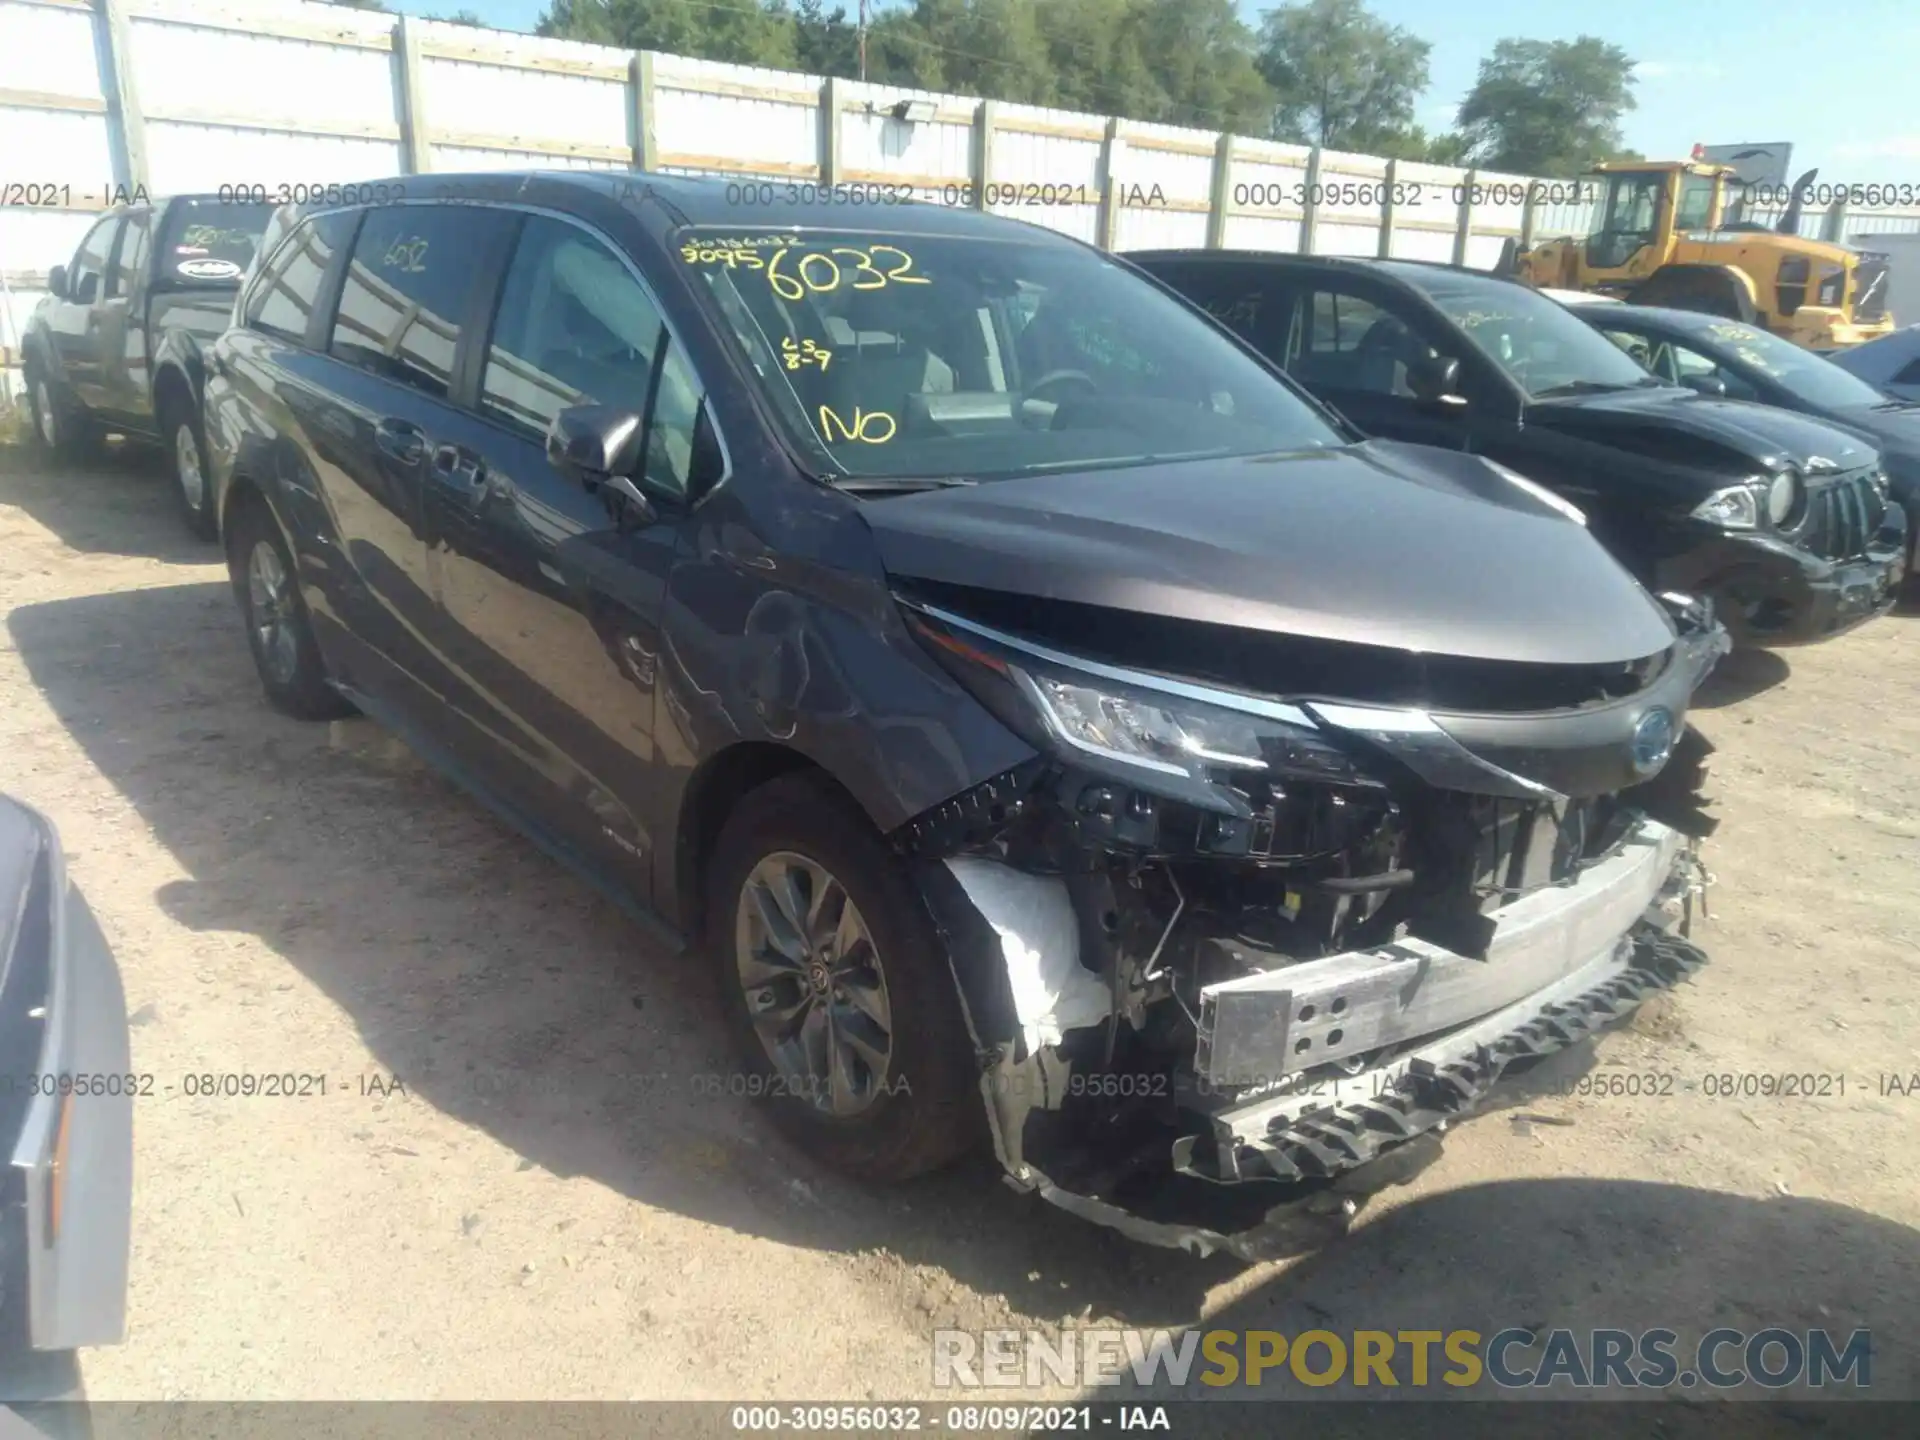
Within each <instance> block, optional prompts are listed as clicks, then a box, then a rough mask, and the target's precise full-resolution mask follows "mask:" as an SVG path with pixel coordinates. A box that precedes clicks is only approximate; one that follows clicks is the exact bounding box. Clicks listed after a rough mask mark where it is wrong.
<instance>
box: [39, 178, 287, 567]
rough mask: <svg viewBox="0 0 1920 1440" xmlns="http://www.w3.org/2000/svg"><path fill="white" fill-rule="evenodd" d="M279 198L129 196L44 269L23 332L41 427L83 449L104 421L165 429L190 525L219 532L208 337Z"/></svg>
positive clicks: (156, 433) (144, 432)
mask: <svg viewBox="0 0 1920 1440" xmlns="http://www.w3.org/2000/svg"><path fill="white" fill-rule="evenodd" d="M272 211H273V207H272V206H271V205H267V204H264V203H252V202H247V201H240V202H234V201H230V200H227V199H224V198H222V197H221V196H219V195H176V196H173V197H172V198H171V199H167V200H159V201H155V202H153V203H151V204H147V203H142V204H138V205H128V206H123V207H120V208H117V209H115V210H112V211H110V212H109V213H108V214H106V215H105V216H103V217H102V218H101V219H99V220H97V221H95V222H94V225H93V227H92V228H91V229H90V230H88V231H87V233H86V235H85V236H84V237H82V239H81V241H80V243H79V245H78V246H76V247H75V249H74V252H73V259H72V260H71V261H69V262H68V263H67V264H65V265H56V266H54V267H53V269H52V271H50V272H49V273H48V276H47V290H48V294H47V298H46V299H44V300H42V301H41V302H40V304H39V306H38V307H37V308H36V309H35V310H34V312H33V314H32V316H31V317H30V318H29V319H28V321H27V325H26V333H25V334H24V335H23V336H22V340H21V354H22V361H23V364H24V365H25V370H26V384H27V403H28V406H29V407H30V408H31V410H32V412H33V430H34V436H35V438H36V439H37V440H38V441H39V442H40V443H41V444H42V445H43V446H45V447H46V448H47V449H48V450H51V451H53V452H54V453H56V454H60V455H65V456H69V457H72V456H78V455H81V454H84V453H85V452H86V451H87V449H88V448H89V447H90V446H91V445H92V443H93V442H94V441H95V440H96V439H97V438H98V437H99V435H100V433H101V431H103V430H116V431H119V432H121V433H122V434H126V435H132V436H136V437H139V438H142V439H148V440H158V441H160V442H161V443H162V444H164V445H165V447H166V452H167V457H168V459H169V461H170V462H171V464H172V466H173V475H174V481H175V485H176V494H177V496H178V499H179V504H180V510H181V514H182V516H183V517H184V518H185V520H186V522H187V526H188V528H189V529H191V530H192V531H194V533H195V534H197V535H199V536H201V537H202V538H203V539H211V538H212V537H213V521H212V517H211V515H210V514H209V512H208V510H207V505H206V480H205V456H204V455H203V453H202V450H203V446H202V439H201V435H200V389H201V384H202V382H203V380H204V378H205V372H204V370H203V368H202V364H201V347H202V345H203V344H205V343H207V342H210V341H212V340H213V339H214V338H215V337H216V336H218V335H219V334H220V332H221V331H222V330H224V329H226V328H227V322H228V320H229V319H230V318H231V317H232V314H233V298H234V296H235V295H236V294H237V293H238V292H239V289H240V277H241V276H242V275H243V274H244V273H245V272H246V268H247V266H248V264H249V263H250V262H251V261H252V259H253V254H254V247H255V246H256V245H257V244H258V243H259V241H260V238H261V235H262V233H263V232H264V231H265V230H266V228H267V222H268V220H269V218H270V217H271V215H272Z"/></svg>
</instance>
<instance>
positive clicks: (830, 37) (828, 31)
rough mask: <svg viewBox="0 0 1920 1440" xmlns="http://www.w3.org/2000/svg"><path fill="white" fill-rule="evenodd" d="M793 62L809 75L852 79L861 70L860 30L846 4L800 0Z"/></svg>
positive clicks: (796, 14) (794, 29)
mask: <svg viewBox="0 0 1920 1440" xmlns="http://www.w3.org/2000/svg"><path fill="white" fill-rule="evenodd" d="M793 53H794V61H795V63H796V64H798V65H799V67H800V68H801V69H802V70H804V71H806V72H807V73H808V74H809V75H838V76H840V77H841V78H843V79H852V78H854V77H855V76H857V75H858V74H859V73H860V32H859V28H858V27H857V26H856V25H854V24H853V23H852V22H851V21H849V20H848V19H847V10H846V7H845V6H844V5H836V6H834V7H833V10H832V11H831V12H829V11H828V10H827V7H826V0H798V3H797V4H796V5H795V6H794V9H793Z"/></svg>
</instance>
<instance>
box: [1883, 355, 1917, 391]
mask: <svg viewBox="0 0 1920 1440" xmlns="http://www.w3.org/2000/svg"><path fill="white" fill-rule="evenodd" d="M1887 383H1888V384H1889V385H1920V360H1909V361H1908V362H1907V363H1906V364H1905V365H1904V366H1902V367H1901V369H1900V373H1899V374H1897V375H1895V376H1894V377H1893V378H1892V379H1891V380H1889V381H1888V382H1887Z"/></svg>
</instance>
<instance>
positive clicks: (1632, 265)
mask: <svg viewBox="0 0 1920 1440" xmlns="http://www.w3.org/2000/svg"><path fill="white" fill-rule="evenodd" d="M1726 174H1727V170H1726V167H1724V166H1717V165H1672V164H1666V165H1632V166H1621V167H1617V168H1616V167H1615V166H1612V165H1603V166H1600V167H1598V168H1597V169H1596V170H1595V171H1594V175H1595V176H1596V178H1597V179H1598V181H1599V185H1600V189H1599V194H1598V197H1597V199H1596V201H1595V204H1594V211H1593V228H1592V229H1591V230H1590V231H1589V232H1588V234H1587V240H1586V269H1587V271H1588V274H1589V279H1590V282H1593V283H1597V284H1598V285H1600V286H1605V285H1606V284H1607V283H1608V282H1610V281H1611V282H1617V283H1622V284H1628V283H1633V282H1636V281H1640V280H1644V279H1646V277H1647V276H1649V275H1651V274H1652V273H1653V272H1654V271H1655V270H1658V269H1659V268H1660V267H1661V266H1662V265H1664V264H1666V263H1667V262H1668V261H1669V260H1670V259H1671V258H1672V253H1673V245H1674V237H1675V236H1676V235H1681V234H1685V233H1686V232H1687V231H1690V230H1711V229H1713V228H1714V226H1716V225H1717V224H1718V223H1719V222H1720V211H1721V206H1722V204H1723V202H1724V198H1725V177H1726Z"/></svg>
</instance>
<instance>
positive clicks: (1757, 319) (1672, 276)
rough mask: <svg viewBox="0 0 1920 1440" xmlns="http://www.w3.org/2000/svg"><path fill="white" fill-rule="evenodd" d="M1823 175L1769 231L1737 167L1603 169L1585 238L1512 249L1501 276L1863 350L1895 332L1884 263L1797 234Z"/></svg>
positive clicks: (1614, 165)
mask: <svg viewBox="0 0 1920 1440" xmlns="http://www.w3.org/2000/svg"><path fill="white" fill-rule="evenodd" d="M1817 173H1818V172H1817V171H1813V170H1809V171H1808V172H1807V173H1806V174H1804V175H1802V176H1801V177H1800V178H1799V180H1797V181H1796V182H1794V186H1793V190H1792V193H1791V196H1790V198H1789V200H1788V202H1787V206H1786V210H1785V213H1784V214H1782V215H1781V217H1780V220H1779V223H1778V226H1777V227H1776V228H1773V229H1769V228H1768V227H1767V226H1765V225H1762V224H1758V223H1756V222H1753V221H1750V220H1748V219H1747V218H1746V215H1747V212H1748V211H1749V209H1750V208H1751V207H1750V204H1749V202H1750V201H1751V200H1752V199H1753V198H1754V197H1755V189H1754V187H1752V186H1750V185H1748V184H1746V183H1745V182H1743V181H1742V180H1741V179H1740V178H1739V176H1738V174H1737V172H1736V171H1735V170H1734V168H1733V167H1732V166H1730V165H1715V164H1712V163H1709V162H1705V161H1699V160H1679V161H1651V162H1650V161H1640V160H1635V161H1612V162H1609V163H1607V164H1603V165H1597V166H1595V167H1594V169H1593V175H1594V177H1595V179H1596V181H1597V183H1598V189H1597V198H1596V200H1595V204H1594V211H1593V223H1592V226H1591V228H1590V230H1589V232H1588V234H1587V235H1586V237H1585V238H1584V239H1581V238H1579V237H1575V236H1564V237H1561V238H1559V239H1553V240H1547V241H1544V242H1542V243H1540V244H1537V245H1534V246H1532V247H1531V248H1528V249H1522V250H1514V251H1511V252H1510V256H1511V258H1510V261H1509V262H1508V263H1507V264H1506V265H1505V266H1504V268H1507V269H1509V270H1511V271H1512V272H1513V273H1516V274H1518V275H1519V276H1520V277H1521V278H1522V279H1524V280H1526V281H1527V282H1528V283H1529V284H1532V285H1536V286H1539V287H1542V288H1545V289H1558V290H1589V291H1595V292H1598V293H1601V294H1606V295H1612V296H1615V297H1617V298H1619V299H1622V300H1627V301H1630V302H1632V303H1634V304H1637V305H1666V306H1669V307H1671V308H1673V309H1676V310H1703V311H1707V312H1709V313H1711V314H1715V315H1726V316H1728V317H1730V318H1733V319H1738V320H1744V321H1746V322H1747V323H1749V324H1754V325H1761V326H1764V327H1765V328H1766V329H1768V330H1771V331H1773V333H1774V334H1776V335H1781V336H1784V337H1785V338H1787V339H1789V340H1793V341H1796V342H1798V343H1799V344H1801V345H1804V346H1806V347H1807V348H1808V349H1811V350H1839V349H1844V348H1846V347H1848V346H1852V345H1858V344H1859V343H1861V342H1862V341H1865V340H1872V339H1874V338H1875V337H1877V336H1880V335H1885V334H1888V333H1889V332H1891V331H1892V330H1893V328H1894V323H1893V316H1892V315H1890V314H1889V313H1887V307H1886V292H1887V257H1886V256H1884V255H1876V254H1872V253H1869V252H1866V251H1861V250H1856V249H1854V248H1853V247H1851V246H1849V245H1842V244H1836V243H1832V242H1829V241H1825V240H1808V239H1804V238H1803V237H1801V236H1800V235H1799V234H1798V233H1797V231H1798V228H1799V223H1800V211H1801V202H1802V201H1803V200H1804V199H1805V197H1806V192H1807V189H1808V187H1809V186H1810V185H1811V184H1812V182H1813V177H1814V176H1815V175H1816V174H1817ZM1510 243H1511V242H1510Z"/></svg>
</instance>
